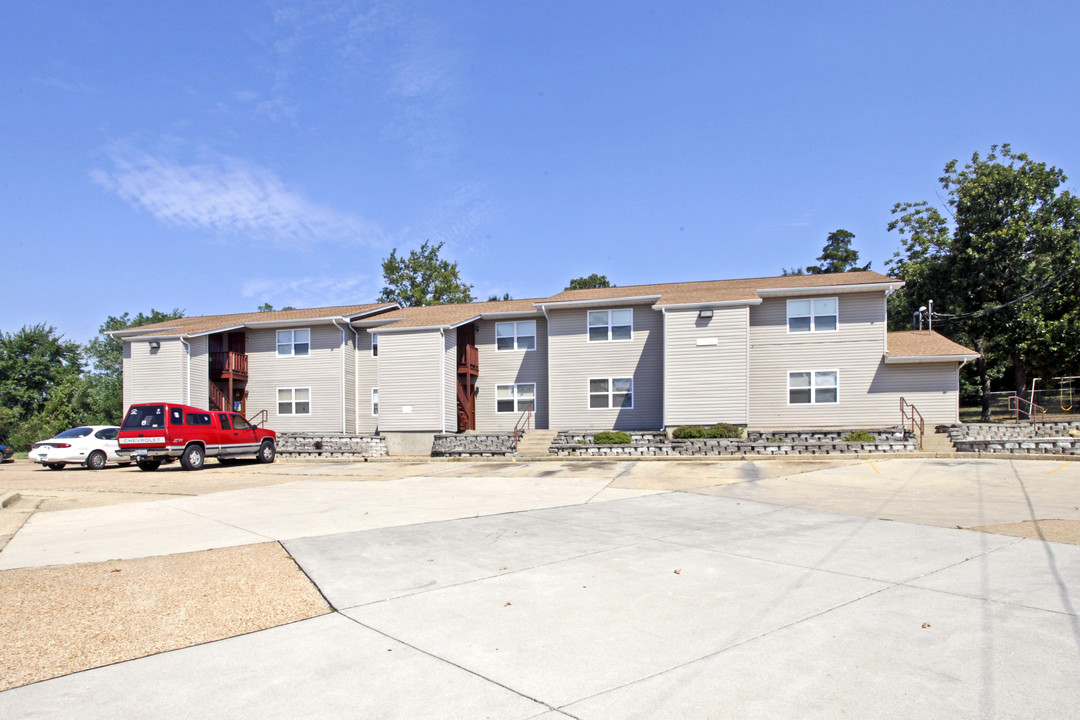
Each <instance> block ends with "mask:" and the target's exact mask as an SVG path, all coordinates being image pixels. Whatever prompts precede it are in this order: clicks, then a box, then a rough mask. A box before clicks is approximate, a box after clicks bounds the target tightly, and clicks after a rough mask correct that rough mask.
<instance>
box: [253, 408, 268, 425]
mask: <svg viewBox="0 0 1080 720" xmlns="http://www.w3.org/2000/svg"><path fill="white" fill-rule="evenodd" d="M260 417H261V418H262V420H260V419H259V418H260ZM269 419H270V415H269V413H267V412H266V410H265V409H263V410H260V411H259V412H257V413H255V414H254V415H252V416H251V417H249V418H248V422H249V423H251V424H252V425H254V426H255V427H262V425H263V423H265V422H266V421H268V420H269Z"/></svg>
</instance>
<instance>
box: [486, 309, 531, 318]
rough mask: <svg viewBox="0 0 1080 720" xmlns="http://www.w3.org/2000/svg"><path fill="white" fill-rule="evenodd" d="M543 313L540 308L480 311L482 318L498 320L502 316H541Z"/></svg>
mask: <svg viewBox="0 0 1080 720" xmlns="http://www.w3.org/2000/svg"><path fill="white" fill-rule="evenodd" d="M543 314H544V313H543V312H541V311H540V310H507V311H505V312H494V313H480V319H481V320H498V319H500V318H519V317H541V316H542V315H543Z"/></svg>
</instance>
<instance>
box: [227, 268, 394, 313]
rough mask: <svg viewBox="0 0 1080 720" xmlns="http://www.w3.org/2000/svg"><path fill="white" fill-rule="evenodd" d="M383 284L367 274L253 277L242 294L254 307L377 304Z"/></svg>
mask: <svg viewBox="0 0 1080 720" xmlns="http://www.w3.org/2000/svg"><path fill="white" fill-rule="evenodd" d="M381 288H382V285H381V283H380V282H379V281H377V280H375V279H373V278H371V277H369V276H367V275H350V276H347V277H301V278H293V277H287V278H267V277H262V278H251V279H249V280H247V281H245V282H244V284H243V286H242V287H241V293H242V295H243V296H244V297H246V298H253V300H252V303H253V307H254V306H257V305H261V304H262V303H266V302H268V303H270V304H271V305H273V306H274V307H277V308H283V307H288V306H292V307H298V308H310V307H329V306H333V305H353V304H355V305H361V304H364V303H369V302H374V301H375V297H376V296H377V295H378V293H379V290H380V289H381Z"/></svg>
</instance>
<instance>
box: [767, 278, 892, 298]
mask: <svg viewBox="0 0 1080 720" xmlns="http://www.w3.org/2000/svg"><path fill="white" fill-rule="evenodd" d="M902 287H904V283H903V282H902V281H900V280H897V281H896V282H891V283H860V284H858V285H815V286H807V287H786V288H758V289H757V290H756V291H755V292H757V294H758V295H760V296H762V297H784V296H786V295H835V294H837V293H853V292H868V291H873V290H899V289H900V288H902Z"/></svg>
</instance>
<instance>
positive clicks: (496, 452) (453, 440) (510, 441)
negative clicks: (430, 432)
mask: <svg viewBox="0 0 1080 720" xmlns="http://www.w3.org/2000/svg"><path fill="white" fill-rule="evenodd" d="M515 454H516V453H515V451H514V435H513V433H464V434H460V435H459V434H449V433H448V434H445V435H436V436H435V441H434V442H433V443H432V444H431V456H432V457H498V456H513V455H515Z"/></svg>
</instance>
